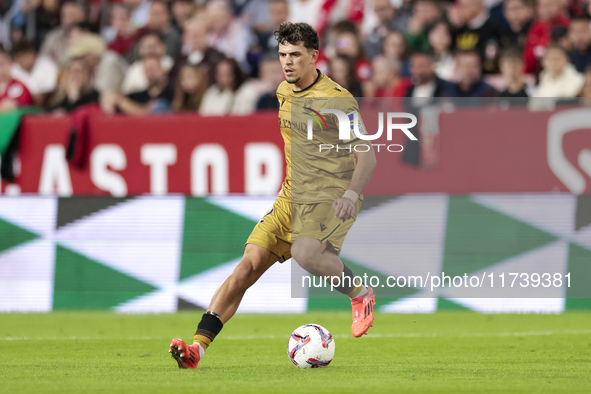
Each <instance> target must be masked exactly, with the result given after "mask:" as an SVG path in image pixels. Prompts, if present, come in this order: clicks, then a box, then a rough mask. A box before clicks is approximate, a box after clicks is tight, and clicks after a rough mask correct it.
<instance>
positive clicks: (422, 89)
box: [406, 52, 450, 106]
mask: <svg viewBox="0 0 591 394" xmlns="http://www.w3.org/2000/svg"><path fill="white" fill-rule="evenodd" d="M410 74H411V83H412V84H411V85H410V86H409V87H408V90H407V91H406V97H412V98H413V100H412V104H413V105H414V106H417V105H418V104H420V103H422V102H424V101H422V100H414V99H423V98H432V97H445V95H446V94H447V91H448V90H449V88H450V83H449V82H448V81H445V80H443V79H441V78H439V77H438V76H437V75H436V74H435V67H434V63H433V55H432V54H431V53H429V52H415V53H413V54H412V55H411V57H410Z"/></svg>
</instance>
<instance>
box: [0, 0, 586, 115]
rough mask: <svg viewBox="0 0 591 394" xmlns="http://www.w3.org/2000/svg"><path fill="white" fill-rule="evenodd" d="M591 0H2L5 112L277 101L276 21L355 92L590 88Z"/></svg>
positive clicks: (267, 105) (529, 92) (568, 93)
mask: <svg viewBox="0 0 591 394" xmlns="http://www.w3.org/2000/svg"><path fill="white" fill-rule="evenodd" d="M590 14H591V1H589V2H585V1H584V0H535V1H534V0H455V2H450V1H444V0H368V1H363V0H235V1H227V0H209V1H207V0H169V1H163V0H119V1H107V0H94V1H78V2H73V1H66V2H63V1H60V0H2V1H1V2H0V112H5V111H9V110H14V109H15V108H18V107H23V106H29V105H35V106H38V107H42V108H43V109H44V110H46V111H47V112H50V113H52V114H55V115H56V116H58V115H63V114H67V113H71V112H72V111H74V110H76V109H77V108H80V107H83V106H87V105H95V106H96V107H97V108H99V107H100V109H101V110H102V111H104V112H106V113H123V114H135V115H141V114H148V113H161V112H193V113H199V114H201V115H204V116H206V115H228V114H231V115H234V114H235V115H239V114H249V113H252V112H254V111H257V110H265V109H275V108H278V105H279V104H278V102H277V99H276V96H275V90H276V88H277V86H278V85H279V83H281V81H282V80H283V73H282V68H281V65H280V63H279V60H278V55H277V49H278V47H277V42H276V41H275V39H274V36H273V32H274V30H276V29H277V27H278V26H279V24H280V23H282V22H284V21H291V22H307V23H309V24H310V25H312V26H313V27H314V28H315V29H316V30H317V31H318V32H319V34H320V37H321V47H320V55H319V60H318V62H317V67H318V68H319V69H320V70H321V71H323V72H325V73H326V74H328V75H329V76H330V77H331V78H333V79H334V80H335V81H336V82H338V83H339V84H341V85H342V86H343V87H345V88H347V89H348V90H349V91H350V92H351V93H352V94H353V95H354V96H356V97H496V96H501V97H528V96H529V97H564V98H568V97H578V96H579V97H591V25H590Z"/></svg>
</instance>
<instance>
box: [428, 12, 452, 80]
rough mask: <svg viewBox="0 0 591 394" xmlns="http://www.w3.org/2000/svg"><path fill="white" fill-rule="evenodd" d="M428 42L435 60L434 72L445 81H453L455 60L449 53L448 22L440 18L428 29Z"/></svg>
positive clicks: (450, 40) (450, 39) (450, 41)
mask: <svg viewBox="0 0 591 394" xmlns="http://www.w3.org/2000/svg"><path fill="white" fill-rule="evenodd" d="M429 44H430V45H431V48H432V50H433V59H434V60H435V74H437V76H438V77H439V78H441V79H444V80H446V81H455V70H456V60H455V58H454V57H453V56H452V54H451V44H452V37H451V31H450V27H449V24H448V23H447V22H446V21H444V20H440V21H439V22H437V23H435V24H434V25H433V27H432V28H431V30H429Z"/></svg>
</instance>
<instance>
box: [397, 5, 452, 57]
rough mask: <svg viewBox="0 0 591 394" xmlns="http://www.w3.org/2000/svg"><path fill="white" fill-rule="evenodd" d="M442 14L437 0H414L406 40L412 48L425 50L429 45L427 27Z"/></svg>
mask: <svg viewBox="0 0 591 394" xmlns="http://www.w3.org/2000/svg"><path fill="white" fill-rule="evenodd" d="M442 16H443V12H442V9H441V6H440V3H439V2H438V0H416V1H415V3H414V6H413V14H412V17H411V18H410V20H409V21H408V30H407V31H406V35H405V38H406V42H407V44H408V46H409V47H410V48H411V49H412V50H419V51H427V50H429V49H431V46H430V45H429V36H428V31H429V28H430V27H431V26H432V25H433V24H434V23H435V22H437V21H438V20H439V19H441V17H442Z"/></svg>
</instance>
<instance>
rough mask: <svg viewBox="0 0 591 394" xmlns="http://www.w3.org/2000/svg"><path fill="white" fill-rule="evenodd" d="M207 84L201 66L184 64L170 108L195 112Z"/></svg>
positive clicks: (205, 74) (205, 75) (175, 110)
mask: <svg viewBox="0 0 591 394" xmlns="http://www.w3.org/2000/svg"><path fill="white" fill-rule="evenodd" d="M207 85H208V78H207V73H206V72H205V70H204V69H203V68H200V67H196V66H192V65H190V64H185V65H184V66H183V67H182V68H181V70H180V73H179V78H178V82H177V86H176V89H175V92H174V99H173V100H172V110H173V111H174V112H197V111H198V110H199V107H200V106H201V101H202V100H203V96H204V95H205V91H206V90H207ZM275 101H277V100H275Z"/></svg>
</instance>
